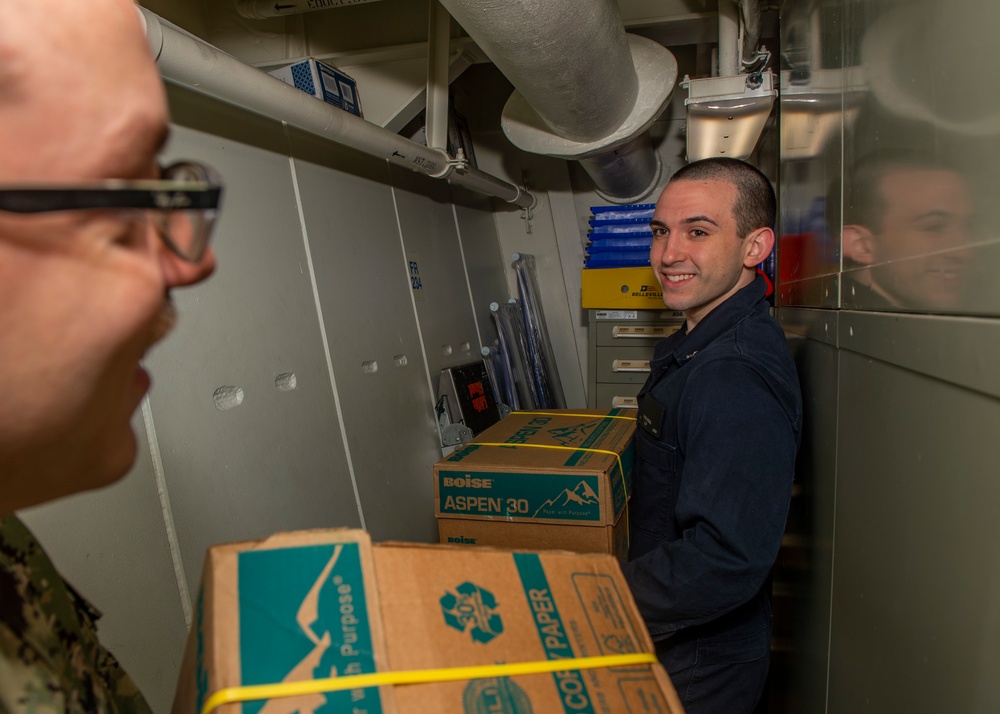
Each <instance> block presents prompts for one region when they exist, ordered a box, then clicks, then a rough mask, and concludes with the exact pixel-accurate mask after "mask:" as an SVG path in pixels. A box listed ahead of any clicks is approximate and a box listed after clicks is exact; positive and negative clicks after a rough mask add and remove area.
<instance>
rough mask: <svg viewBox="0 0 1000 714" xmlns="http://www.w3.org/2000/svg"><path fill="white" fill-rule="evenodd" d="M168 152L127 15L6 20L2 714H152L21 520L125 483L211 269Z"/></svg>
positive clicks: (161, 107) (190, 189)
mask: <svg viewBox="0 0 1000 714" xmlns="http://www.w3.org/2000/svg"><path fill="white" fill-rule="evenodd" d="M166 136H167V107H166V100H165V97H164V92H163V86H162V84H161V82H160V78H159V76H158V73H157V70H156V67H155V65H154V64H153V61H152V58H151V57H150V54H149V48H148V46H147V44H146V40H145V38H144V37H143V33H142V29H141V27H140V23H139V18H138V15H137V13H136V9H135V6H134V4H133V3H132V1H131V0H89V1H88V2H86V3H69V4H67V3H63V2H58V1H57V0H31V2H22V3H8V2H4V3H0V711H4V712H25V711H66V712H144V711H148V708H147V706H146V703H145V701H144V699H143V697H142V695H141V694H140V693H139V692H138V691H137V690H136V688H135V685H133V684H132V682H131V680H130V679H129V678H128V676H126V675H125V673H124V672H123V671H122V669H121V668H120V667H119V666H118V663H117V662H116V661H115V659H114V658H113V657H112V656H111V655H110V654H109V653H108V652H107V651H106V650H105V649H104V648H103V647H102V646H101V645H100V643H99V642H98V640H97V635H96V627H95V623H94V621H95V620H96V619H97V613H96V611H95V610H94V609H93V608H91V607H89V606H88V605H87V603H86V602H85V601H84V600H83V599H82V598H81V597H80V596H79V595H77V594H76V593H75V592H74V591H73V589H72V588H71V587H69V586H68V585H67V584H66V583H65V582H64V581H63V580H62V578H61V577H60V576H59V574H58V573H57V572H56V570H55V568H54V567H53V565H52V563H51V562H50V561H49V559H48V557H47V556H46V555H45V551H44V550H43V549H42V548H41V546H40V545H39V544H38V542H37V541H36V540H35V539H34V538H33V537H32V535H31V533H29V532H28V530H27V529H26V528H25V527H24V526H23V525H22V524H21V522H20V520H18V518H17V517H16V516H15V515H14V512H15V511H17V510H18V509H21V508H26V507H28V506H33V505H36V504H39V503H43V502H45V501H50V500H52V499H55V498H60V497H63V496H67V495H69V494H72V493H76V492H79V491H84V490H87V489H93V488H98V487H101V486H105V485H107V484H110V483H112V482H114V481H117V480H118V479H119V478H121V477H122V476H124V475H125V473H126V472H127V471H128V470H129V468H131V466H132V463H133V461H134V460H135V457H136V453H137V443H136V438H135V435H134V434H133V432H132V429H131V419H132V415H133V413H134V412H135V410H136V408H137V407H138V406H139V404H140V402H141V400H142V398H143V395H144V394H145V393H146V390H147V389H148V388H149V385H150V382H149V377H148V375H147V374H146V372H145V371H143V370H142V369H141V367H140V365H139V363H140V361H141V360H142V359H143V356H144V355H145V353H146V351H147V350H148V349H149V348H150V347H152V346H153V344H154V343H156V342H157V341H158V340H160V339H162V338H163V337H165V336H166V334H167V332H168V331H169V330H170V327H171V325H172V324H173V310H172V307H171V303H170V300H169V293H170V290H171V289H172V288H175V287H181V286H184V285H190V284H192V283H196V282H198V281H200V280H202V279H204V278H205V277H207V276H208V275H209V273H211V272H212V269H213V267H214V265H215V259H214V257H213V255H212V252H211V250H210V249H208V248H207V241H208V236H209V231H210V229H211V225H212V219H213V218H214V216H215V210H216V208H217V204H218V199H219V187H218V186H217V182H216V181H215V180H214V179H213V178H212V177H213V176H214V174H212V172H210V171H209V170H208V169H207V168H205V167H202V166H199V165H196V164H193V163H186V164H177V165H174V166H172V167H168V168H165V169H161V168H160V167H159V165H158V162H157V155H158V154H159V152H160V150H161V149H162V148H163V143H164V141H165V139H166Z"/></svg>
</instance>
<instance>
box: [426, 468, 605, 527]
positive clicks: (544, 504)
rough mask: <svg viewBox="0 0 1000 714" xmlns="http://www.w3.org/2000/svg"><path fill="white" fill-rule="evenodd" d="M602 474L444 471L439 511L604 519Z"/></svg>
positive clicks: (440, 479)
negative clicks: (601, 490) (601, 489)
mask: <svg viewBox="0 0 1000 714" xmlns="http://www.w3.org/2000/svg"><path fill="white" fill-rule="evenodd" d="M600 479H601V477H600V476H581V475H577V474H547V473H546V474H539V473H495V472H491V471H473V472H465V471H439V472H438V513H440V514H442V515H456V516H466V517H491V518H499V519H518V520H532V519H543V518H545V519H552V520H563V521H589V522H594V523H599V522H600V521H601V501H600V498H599V496H598V494H599V493H600V491H599V483H600Z"/></svg>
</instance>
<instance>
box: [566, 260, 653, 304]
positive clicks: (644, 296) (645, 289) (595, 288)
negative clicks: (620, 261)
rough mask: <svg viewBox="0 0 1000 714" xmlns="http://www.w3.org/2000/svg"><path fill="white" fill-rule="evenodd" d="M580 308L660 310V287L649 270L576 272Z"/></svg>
mask: <svg viewBox="0 0 1000 714" xmlns="http://www.w3.org/2000/svg"><path fill="white" fill-rule="evenodd" d="M580 288H581V300H580V302H581V305H582V307H583V308H584V309H587V310H589V309H595V310H601V309H607V310H612V309H629V310H662V309H663V288H661V287H660V283H659V282H657V280H656V275H655V274H654V273H653V269H652V268H650V267H649V266H646V267H642V268H584V269H583V270H581V271H580Z"/></svg>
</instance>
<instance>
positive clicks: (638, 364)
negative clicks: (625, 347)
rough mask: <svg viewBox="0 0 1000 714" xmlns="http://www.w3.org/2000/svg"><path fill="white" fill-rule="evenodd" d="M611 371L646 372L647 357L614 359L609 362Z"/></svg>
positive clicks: (647, 368) (647, 365)
mask: <svg viewBox="0 0 1000 714" xmlns="http://www.w3.org/2000/svg"><path fill="white" fill-rule="evenodd" d="M611 371H612V372H648V371H649V360H648V359H616V360H614V361H613V362H612V363H611Z"/></svg>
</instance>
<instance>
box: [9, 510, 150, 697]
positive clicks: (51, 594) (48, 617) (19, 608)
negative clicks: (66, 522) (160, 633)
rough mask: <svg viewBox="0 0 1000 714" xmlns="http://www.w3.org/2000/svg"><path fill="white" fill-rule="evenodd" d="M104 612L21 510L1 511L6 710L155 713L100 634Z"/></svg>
mask: <svg viewBox="0 0 1000 714" xmlns="http://www.w3.org/2000/svg"><path fill="white" fill-rule="evenodd" d="M99 616H100V614H99V613H98V612H97V611H96V610H95V609H94V608H93V607H91V606H90V605H89V604H88V603H87V602H86V601H85V600H84V599H83V598H81V597H80V596H79V595H77V594H76V592H74V591H73V589H72V588H71V587H69V586H68V585H67V584H66V583H65V582H64V581H63V579H62V578H61V577H60V576H59V573H58V572H57V571H56V569H55V566H53V564H52V562H51V561H50V560H49V558H48V556H47V555H46V554H45V551H44V550H43V549H42V547H41V545H39V543H38V541H36V540H35V538H34V536H32V535H31V533H30V531H28V529H27V528H25V527H24V525H23V524H22V523H21V522H20V520H18V519H17V518H16V517H15V516H0V712H10V713H11V714H22V713H23V714H35V713H37V714H43V713H47V712H72V713H74V714H75V713H77V712H80V713H81V714H82V713H87V714H91V713H93V712H100V713H102V714H103V713H105V712H107V713H108V714H147V713H148V712H149V711H150V710H149V707H148V705H147V704H146V701H145V699H144V698H143V696H142V694H141V692H139V690H138V689H137V688H136V686H135V684H134V683H133V682H132V680H131V679H130V678H129V676H128V675H127V674H126V673H125V671H124V670H123V669H122V668H121V666H120V665H119V664H118V662H117V661H116V660H115V658H114V657H113V656H112V655H111V653H110V652H108V651H107V650H106V649H104V647H102V646H101V644H100V642H98V640H97V628H96V625H95V622H96V620H97V618H98V617H99Z"/></svg>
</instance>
